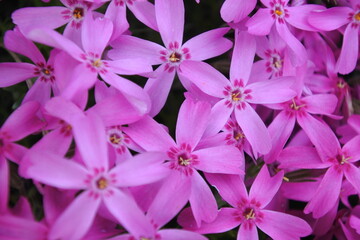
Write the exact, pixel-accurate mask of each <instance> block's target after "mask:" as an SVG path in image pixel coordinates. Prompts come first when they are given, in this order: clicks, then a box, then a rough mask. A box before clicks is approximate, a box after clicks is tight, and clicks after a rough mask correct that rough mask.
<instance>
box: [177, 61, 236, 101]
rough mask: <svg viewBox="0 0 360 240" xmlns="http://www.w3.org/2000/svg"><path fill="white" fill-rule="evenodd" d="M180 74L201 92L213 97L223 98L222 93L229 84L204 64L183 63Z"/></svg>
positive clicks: (218, 73) (219, 74)
mask: <svg viewBox="0 0 360 240" xmlns="http://www.w3.org/2000/svg"><path fill="white" fill-rule="evenodd" d="M181 74H182V75H184V76H185V77H187V78H188V79H189V80H190V81H192V82H193V83H194V84H195V85H196V86H197V87H199V88H200V89H201V90H202V91H203V92H205V93H206V94H209V95H211V96H214V97H219V98H222V97H224V95H223V93H222V91H223V90H224V87H225V86H227V85H229V84H230V82H229V81H228V80H227V79H226V78H225V77H224V75H222V74H221V73H220V72H219V71H217V70H216V69H215V68H213V67H212V66H210V65H209V64H207V63H204V62H197V61H184V62H183V63H182V64H181Z"/></svg>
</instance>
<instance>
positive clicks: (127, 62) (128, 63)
mask: <svg viewBox="0 0 360 240" xmlns="http://www.w3.org/2000/svg"><path fill="white" fill-rule="evenodd" d="M107 64H108V66H109V70H110V71H112V72H115V73H117V74H122V75H134V74H141V73H149V72H152V71H153V69H152V67H151V66H150V64H149V63H147V62H143V61H142V60H141V59H119V60H114V61H107ZM102 75H105V74H102Z"/></svg>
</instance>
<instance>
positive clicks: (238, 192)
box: [205, 173, 248, 208]
mask: <svg viewBox="0 0 360 240" xmlns="http://www.w3.org/2000/svg"><path fill="white" fill-rule="evenodd" d="M205 176H206V179H207V180H208V181H209V183H210V184H211V185H212V186H214V187H215V188H216V189H217V190H218V192H219V194H220V196H221V197H222V199H224V200H225V201H226V202H227V203H229V204H230V205H231V206H233V207H234V208H236V207H237V206H238V204H239V202H240V201H241V199H248V193H247V190H246V187H245V184H244V181H243V180H242V179H241V177H240V175H235V174H208V173H207V174H205Z"/></svg>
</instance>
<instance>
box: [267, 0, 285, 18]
mask: <svg viewBox="0 0 360 240" xmlns="http://www.w3.org/2000/svg"><path fill="white" fill-rule="evenodd" d="M270 6H271V8H272V9H271V10H270V13H271V16H272V18H274V19H277V20H278V22H279V23H284V22H285V21H284V18H286V17H289V14H288V10H287V9H285V3H284V2H282V1H281V0H274V1H272V2H271V3H270Z"/></svg>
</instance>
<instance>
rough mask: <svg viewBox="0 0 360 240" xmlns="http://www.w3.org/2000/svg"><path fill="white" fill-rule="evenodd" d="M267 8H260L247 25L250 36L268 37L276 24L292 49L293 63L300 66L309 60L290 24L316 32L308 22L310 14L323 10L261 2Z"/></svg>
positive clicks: (278, 0) (285, 2) (280, 0)
mask: <svg viewBox="0 0 360 240" xmlns="http://www.w3.org/2000/svg"><path fill="white" fill-rule="evenodd" d="M261 2H262V3H263V4H264V5H265V6H266V7H267V8H260V9H259V10H258V11H257V12H256V13H255V14H254V16H252V17H251V18H250V19H249V20H248V21H247V23H246V26H247V27H248V32H249V33H250V34H254V35H259V36H264V35H268V34H269V33H270V31H271V29H272V27H273V25H274V24H275V29H276V30H275V31H277V32H278V33H279V36H280V37H281V38H282V39H283V40H284V42H285V43H286V44H287V46H288V47H289V49H290V53H291V55H290V57H291V62H292V63H293V65H295V66H300V65H302V64H304V63H305V61H306V60H307V54H306V50H305V47H304V46H303V45H302V44H301V42H300V41H299V40H298V39H297V38H296V37H295V36H294V35H293V34H292V33H291V31H290V29H289V27H288V24H290V25H292V26H293V27H295V28H298V29H302V30H306V31H314V30H315V29H314V28H313V27H311V26H310V25H309V24H308V22H307V16H308V14H309V13H310V12H311V11H313V10H318V9H323V7H322V6H320V5H316V4H305V5H301V6H294V7H291V6H288V2H289V0H261Z"/></svg>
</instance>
